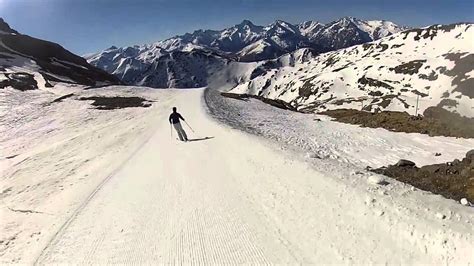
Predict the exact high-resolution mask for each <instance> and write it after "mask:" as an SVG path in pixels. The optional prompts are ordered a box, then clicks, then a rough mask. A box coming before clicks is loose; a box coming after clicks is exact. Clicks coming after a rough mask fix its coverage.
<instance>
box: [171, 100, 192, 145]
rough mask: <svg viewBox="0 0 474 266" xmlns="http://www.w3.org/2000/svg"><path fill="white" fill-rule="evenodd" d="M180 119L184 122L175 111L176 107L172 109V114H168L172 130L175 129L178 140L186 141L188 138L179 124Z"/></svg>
mask: <svg viewBox="0 0 474 266" xmlns="http://www.w3.org/2000/svg"><path fill="white" fill-rule="evenodd" d="M180 119H181V120H183V121H185V120H184V118H183V117H182V116H181V114H180V113H178V112H177V111H176V107H173V112H172V113H171V114H170V118H169V121H170V124H173V127H174V129H176V132H177V133H178V137H179V140H181V141H188V136H187V135H186V132H185V131H184V129H183V127H182V126H181V123H180V122H179V120H180Z"/></svg>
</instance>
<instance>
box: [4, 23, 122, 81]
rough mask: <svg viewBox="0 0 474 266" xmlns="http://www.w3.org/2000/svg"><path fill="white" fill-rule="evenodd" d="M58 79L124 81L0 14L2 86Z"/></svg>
mask: <svg viewBox="0 0 474 266" xmlns="http://www.w3.org/2000/svg"><path fill="white" fill-rule="evenodd" d="M58 82H62V83H74V84H83V85H89V86H94V85H107V84H118V83H120V81H119V80H118V79H117V78H116V77H114V76H113V75H110V74H108V73H107V72H105V71H103V70H101V69H98V68H95V67H93V66H91V65H90V64H88V63H87V61H86V60H84V59H83V58H82V57H79V56H77V55H74V54H72V53H70V52H69V51H67V50H65V49H64V48H63V47H61V46H60V45H58V44H55V43H51V42H48V41H43V40H39V39H36V38H33V37H30V36H27V35H23V34H20V33H18V32H17V31H15V30H13V29H11V28H10V27H9V26H8V24H7V23H6V22H5V21H3V19H1V18H0V88H5V87H8V86H11V87H14V88H17V89H19V90H33V89H37V88H45V87H53V86H54V84H56V83H58Z"/></svg>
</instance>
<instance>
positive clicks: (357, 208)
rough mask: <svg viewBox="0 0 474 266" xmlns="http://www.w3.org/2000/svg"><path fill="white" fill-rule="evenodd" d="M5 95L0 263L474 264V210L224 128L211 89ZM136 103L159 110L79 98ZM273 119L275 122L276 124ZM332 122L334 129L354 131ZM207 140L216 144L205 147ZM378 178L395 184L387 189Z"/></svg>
mask: <svg viewBox="0 0 474 266" xmlns="http://www.w3.org/2000/svg"><path fill="white" fill-rule="evenodd" d="M73 90H75V88H63V89H62V90H61V89H59V90H58V91H59V92H61V95H62V94H63V93H65V92H66V91H67V92H70V91H73ZM0 93H1V94H2V99H8V101H6V100H2V102H1V107H2V109H1V110H2V113H1V126H2V128H1V129H2V131H1V136H2V142H1V143H2V147H1V151H2V156H1V158H2V159H1V167H2V178H1V187H2V194H1V198H2V205H1V209H0V210H1V216H2V219H1V220H0V226H1V228H2V229H1V233H2V235H1V239H2V244H1V245H2V246H1V247H2V249H1V261H2V262H3V263H7V262H21V263H32V262H34V261H36V262H39V263H41V264H44V263H74V264H103V263H127V264H132V263H134V264H150V263H156V262H161V263H179V264H190V263H199V264H224V263H252V264H263V263H292V264H294V263H344V264H353V263H357V264H375V263H377V264H381V263H384V264H385V263H392V264H401V263H403V264H406V263H426V264H428V263H429V264H466V263H469V262H471V263H472V262H473V261H474V258H473V254H472V249H473V243H474V236H473V234H472V232H473V229H474V225H473V222H472V221H473V220H474V212H473V210H472V208H469V207H465V206H462V205H460V204H458V203H456V202H454V201H451V200H446V199H444V198H442V197H440V196H436V195H432V194H431V193H427V192H422V191H418V190H416V189H413V188H412V187H411V186H408V185H405V184H402V183H399V182H397V181H394V180H391V179H388V178H385V177H382V176H378V175H374V174H370V173H368V172H366V171H363V170H361V169H360V168H359V167H358V164H357V163H353V164H351V163H347V164H345V163H341V162H339V161H337V160H331V159H315V158H311V157H305V155H304V154H303V153H301V152H298V151H294V150H291V149H288V148H285V147H286V146H285V145H283V146H282V144H281V142H274V141H267V140H265V139H263V138H260V137H256V136H253V135H249V134H246V133H244V132H242V131H239V130H233V129H232V128H230V127H228V126H226V125H221V124H219V123H217V122H216V120H214V119H212V118H210V116H209V115H208V113H207V107H206V106H205V105H204V101H203V89H194V90H152V89H146V88H134V87H106V88H100V89H94V90H86V91H76V94H77V95H76V96H74V97H72V98H68V99H65V100H63V102H60V103H54V104H51V105H48V103H50V102H51V100H52V99H55V98H56V97H57V96H59V95H53V94H51V93H50V92H44V91H31V92H30V91H29V92H25V93H19V92H17V91H13V90H10V89H5V90H2V91H0ZM132 94H133V95H138V96H142V97H145V98H147V99H149V100H154V101H155V102H153V106H152V107H150V108H129V109H120V110H114V111H100V110H95V109H91V108H90V105H89V103H88V102H84V101H77V98H75V97H79V96H86V95H87V96H91V95H132ZM253 104H254V103H252V106H253ZM172 106H177V107H178V110H179V111H180V112H181V113H182V114H183V116H184V117H185V118H186V120H187V121H188V122H189V123H190V125H191V126H192V127H193V128H194V130H195V131H196V133H192V132H190V131H189V129H187V131H188V133H189V135H190V138H192V139H196V141H192V142H189V143H181V142H177V141H175V140H174V137H173V138H171V139H170V126H169V124H168V122H167V116H168V113H169V110H170V108H171V107H172ZM258 106H259V105H258V104H257V107H252V109H251V111H250V112H252V110H257V109H258V108H261V107H258ZM253 108H257V109H253ZM211 109H212V106H211ZM274 114H275V116H271V117H268V118H269V119H272V121H274V120H277V119H280V118H281V117H282V115H281V114H280V113H278V112H274ZM262 115H270V114H269V113H266V112H265V111H264V112H263V113H262ZM244 117H245V116H244ZM290 117H291V116H290ZM249 118H250V117H249ZM295 118H298V119H300V118H301V117H299V116H297V117H295ZM292 119H293V118H292ZM324 123H325V125H327V126H328V130H336V129H337V130H343V132H344V130H345V131H346V132H349V131H350V130H353V131H354V133H353V134H352V135H355V134H356V133H357V132H358V128H357V127H351V126H348V127H345V128H344V129H343V128H342V127H340V128H337V126H336V124H335V123H332V122H324ZM301 124H309V122H307V121H303V122H302V123H301ZM331 125H332V127H330V126H331ZM296 126H300V125H298V124H295V127H294V128H293V129H294V130H295V131H299V130H306V129H307V127H305V126H302V128H297V127H296ZM276 127H278V125H277V126H276ZM320 130H321V131H316V132H317V133H318V134H320V133H321V134H323V129H320ZM365 130H366V133H367V132H370V131H371V129H365ZM373 131H374V132H376V133H379V134H384V132H383V131H377V130H373ZM300 132H301V131H300ZM285 134H286V133H285ZM326 134H327V136H329V135H330V134H329V133H326ZM341 135H342V137H341V139H345V140H349V137H350V135H344V134H341ZM204 137H210V138H208V139H204V140H199V139H202V138H204ZM383 139H385V136H381V137H380V138H373V139H366V140H365V143H366V144H369V145H370V144H371V143H370V142H371V141H374V142H377V141H380V140H383ZM409 139H413V140H412V142H411V143H415V142H420V145H419V146H417V149H419V150H418V151H422V150H423V149H429V148H430V147H429V143H424V144H421V143H422V142H424V141H428V139H423V138H422V137H420V138H413V135H408V134H405V135H404V134H402V133H400V134H399V140H400V141H401V142H402V141H408V140H409ZM323 141H331V139H330V138H329V137H326V136H324V138H323ZM332 141H333V142H335V141H338V139H337V138H332ZM362 141H363V140H362V139H360V138H355V139H353V142H349V141H347V143H346V145H347V146H348V147H349V148H348V149H347V150H346V151H345V153H344V154H341V155H343V156H346V155H347V156H348V157H349V158H355V157H356V156H354V155H353V154H352V153H353V152H356V151H355V150H353V151H351V148H350V147H351V145H358V144H362ZM290 142H291V140H290ZM380 142H381V143H377V144H374V145H373V146H375V147H382V146H383V145H384V143H383V141H380ZM456 143H457V144H456ZM463 143H464V144H466V143H467V144H468V145H470V144H471V143H472V142H466V140H462V139H459V140H455V139H448V138H446V144H445V145H447V146H451V147H452V148H453V149H459V145H462V144H463ZM437 144H438V143H436V142H434V143H433V145H437ZM391 145H393V143H386V147H391ZM397 146H398V145H397ZM334 147H337V145H335V146H334ZM402 147H403V146H402ZM431 149H433V147H431ZM335 150H336V149H333V150H332V152H333V151H335ZM445 152H447V151H445ZM455 153H456V154H455ZM459 153H460V151H459ZM364 154H365V153H364ZM367 154H368V153H367ZM15 155H17V156H16V157H12V156H15ZM351 156H352V157H351ZM371 156H372V157H371V158H378V157H380V158H381V159H378V160H387V159H386V158H385V157H384V156H382V155H380V154H377V153H374V154H373V155H371ZM423 156H425V154H423V155H422V157H423ZM444 156H446V158H447V157H449V156H457V152H453V153H451V154H447V155H444ZM341 157H342V156H341ZM381 179H383V180H387V181H388V182H389V184H388V185H380V183H381V182H379V181H380V180H381ZM20 210H23V212H22V211H20Z"/></svg>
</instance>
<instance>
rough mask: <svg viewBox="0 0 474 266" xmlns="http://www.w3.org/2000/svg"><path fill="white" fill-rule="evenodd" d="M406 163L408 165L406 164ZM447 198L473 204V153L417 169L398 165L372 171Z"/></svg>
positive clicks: (404, 164) (402, 164) (412, 166)
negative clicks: (462, 157) (459, 158)
mask: <svg viewBox="0 0 474 266" xmlns="http://www.w3.org/2000/svg"><path fill="white" fill-rule="evenodd" d="M406 162H409V161H406ZM371 171H373V172H375V173H379V174H383V175H386V176H389V177H392V178H394V179H397V180H399V181H402V182H404V183H408V184H410V185H412V186H414V187H416V188H419V189H422V190H426V191H431V192H433V193H436V194H440V195H442V196H444V197H446V198H449V199H454V200H460V199H462V198H466V199H467V200H468V201H470V202H474V150H471V151H470V152H468V153H467V154H466V157H465V158H464V159H462V160H458V159H456V160H454V161H452V162H447V163H442V164H432V165H426V166H422V167H420V168H419V167H417V166H416V165H415V164H414V163H413V164H410V163H401V164H398V163H397V164H396V165H389V166H387V167H382V168H378V169H374V170H371Z"/></svg>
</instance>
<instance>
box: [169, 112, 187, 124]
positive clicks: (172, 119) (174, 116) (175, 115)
mask: <svg viewBox="0 0 474 266" xmlns="http://www.w3.org/2000/svg"><path fill="white" fill-rule="evenodd" d="M179 119H181V120H183V121H184V118H183V117H182V116H181V115H180V114H179V113H178V112H175V113H171V114H170V118H169V121H170V124H177V123H179Z"/></svg>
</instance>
